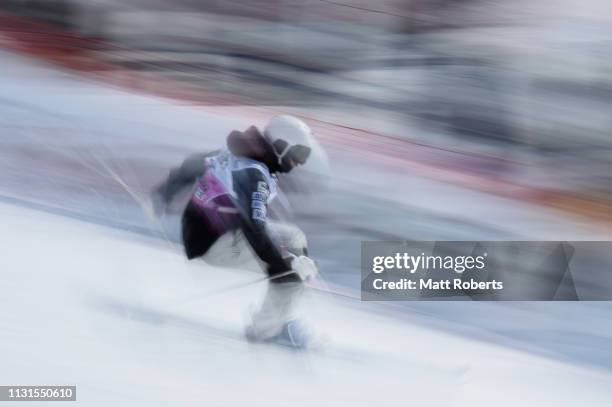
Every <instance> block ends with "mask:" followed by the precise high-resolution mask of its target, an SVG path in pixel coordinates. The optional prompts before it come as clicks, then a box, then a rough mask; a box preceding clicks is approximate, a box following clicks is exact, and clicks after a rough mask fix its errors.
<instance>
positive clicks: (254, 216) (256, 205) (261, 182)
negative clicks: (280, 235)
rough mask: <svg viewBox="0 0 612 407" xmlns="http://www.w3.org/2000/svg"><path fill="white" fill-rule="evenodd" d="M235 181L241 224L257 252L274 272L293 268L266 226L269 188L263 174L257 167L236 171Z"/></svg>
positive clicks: (289, 258) (289, 259)
mask: <svg viewBox="0 0 612 407" xmlns="http://www.w3.org/2000/svg"><path fill="white" fill-rule="evenodd" d="M234 182H235V184H234V190H235V191H236V193H237V195H238V200H237V201H238V202H237V205H238V206H239V211H240V214H241V217H240V218H241V226H242V230H243V232H244V234H245V236H246V238H247V240H248V241H249V244H250V245H251V247H252V248H253V250H254V251H255V253H256V254H257V256H258V257H259V258H260V259H261V260H263V261H264V262H266V263H268V265H269V266H270V269H271V270H273V271H274V274H276V273H282V272H285V271H288V270H290V269H291V266H290V261H291V260H292V258H291V257H288V258H286V259H285V258H283V256H282V252H281V250H280V248H279V247H278V246H277V244H275V243H274V241H273V240H272V238H271V237H270V235H269V233H268V230H267V228H266V221H267V200H268V196H269V194H270V188H269V185H268V183H267V182H266V179H265V177H264V175H263V174H262V173H261V171H260V170H258V169H255V168H246V169H244V170H240V171H236V172H235V173H234Z"/></svg>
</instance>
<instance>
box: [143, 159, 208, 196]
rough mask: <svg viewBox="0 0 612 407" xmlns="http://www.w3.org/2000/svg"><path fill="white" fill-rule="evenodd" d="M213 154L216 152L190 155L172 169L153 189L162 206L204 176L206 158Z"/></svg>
mask: <svg viewBox="0 0 612 407" xmlns="http://www.w3.org/2000/svg"><path fill="white" fill-rule="evenodd" d="M215 153H217V151H213V152H212V153H204V154H194V155H191V156H189V157H187V158H186V159H185V161H183V163H182V164H181V166H180V167H178V168H174V169H172V170H171V171H170V174H169V175H168V178H167V179H166V180H165V181H164V182H162V183H161V184H160V185H159V186H158V187H157V188H156V189H155V193H157V194H158V196H159V198H160V199H161V201H162V202H163V204H164V205H168V204H169V203H170V201H172V199H173V198H174V197H175V196H176V195H177V194H178V193H179V192H180V191H181V190H182V189H183V188H186V187H190V186H192V185H193V183H194V182H195V181H196V180H197V179H198V177H200V176H202V174H204V169H205V166H204V160H205V159H206V157H208V156H210V155H213V154H215Z"/></svg>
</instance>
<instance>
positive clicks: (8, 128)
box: [0, 0, 612, 374]
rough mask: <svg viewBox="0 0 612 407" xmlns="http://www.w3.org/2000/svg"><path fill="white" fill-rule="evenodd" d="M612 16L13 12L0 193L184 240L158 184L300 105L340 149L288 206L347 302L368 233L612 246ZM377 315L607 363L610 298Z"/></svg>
mask: <svg viewBox="0 0 612 407" xmlns="http://www.w3.org/2000/svg"><path fill="white" fill-rule="evenodd" d="M611 23H612V4H610V3H609V2H607V1H604V0H584V1H570V0H539V1H527V0H517V1H512V2H505V1H501V0H380V1H377V2H372V1H365V0H337V1H336V0H333V1H332V0H300V1H297V0H235V1H234V0H225V1H218V0H211V1H198V0H175V1H162V0H121V1H119V0H97V1H85V0H57V1H55V0H49V1H43V0H4V1H2V2H0V73H1V74H2V79H0V80H1V81H2V82H1V83H0V137H1V140H0V143H1V144H2V148H1V149H0V158H1V164H0V166H1V167H2V172H1V174H0V201H2V202H4V203H9V204H17V205H19V206H25V207H29V208H33V209H37V210H42V211H44V212H51V213H55V214H59V215H62V216H65V217H69V218H73V219H78V220H84V221H87V222H89V223H94V224H102V225H105V226H111V227H112V228H114V229H120V230H123V231H128V232H130V233H136V234H137V235H138V236H147V237H149V238H154V239H158V240H160V239H161V240H163V241H167V242H171V243H172V244H175V243H178V242H179V238H178V236H179V235H178V227H179V216H180V212H181V209H182V205H183V204H184V202H185V201H184V199H183V200H182V201H181V202H177V203H176V204H175V206H174V207H173V208H172V210H171V211H170V212H169V213H168V214H167V216H166V217H165V218H163V219H162V221H161V224H159V225H156V224H152V223H151V222H150V221H149V220H148V219H147V218H146V216H145V215H144V213H143V207H144V206H145V205H146V202H147V199H148V193H149V191H150V189H151V188H152V187H153V186H154V185H156V184H157V183H158V182H160V181H161V180H162V179H163V178H164V177H165V176H166V175H167V173H168V170H170V169H171V168H172V167H175V166H177V165H179V164H180V162H181V161H182V160H183V159H184V158H185V157H186V156H187V155H189V154H192V153H194V152H201V151H206V150H213V149H216V148H218V147H219V146H221V145H223V143H224V140H225V137H226V135H227V134H228V133H229V131H231V130H232V129H240V130H243V129H246V128H247V127H248V126H249V125H251V124H256V125H257V126H259V127H260V128H261V127H262V126H263V125H264V124H265V122H266V121H267V120H268V118H269V117H271V116H273V115H275V114H278V113H290V114H294V115H297V116H299V117H301V118H302V119H304V120H305V121H306V122H307V123H308V124H309V125H311V127H312V128H313V129H314V130H315V133H316V135H317V137H318V139H319V141H320V142H321V144H322V146H323V147H324V149H325V151H326V152H327V157H326V158H325V159H321V161H319V162H315V163H313V164H312V165H310V167H309V166H306V167H305V168H304V169H303V171H301V172H300V173H299V174H298V173H296V174H295V177H293V179H292V180H281V183H283V184H284V186H285V190H286V191H287V194H286V198H287V200H288V202H290V203H292V205H291V207H292V210H291V211H290V213H286V212H287V208H278V209H277V212H278V213H282V216H283V217H289V218H291V220H292V221H293V222H295V223H297V224H298V225H299V226H300V227H301V228H302V229H304V230H305V232H306V234H307V235H308V237H309V239H310V246H311V247H312V250H311V252H312V254H313V256H314V257H316V258H317V260H318V261H319V262H320V264H321V266H322V270H323V272H322V274H323V275H324V277H325V279H326V283H327V284H328V289H330V290H332V291H333V292H336V293H342V294H343V295H348V296H355V295H358V292H359V291H358V290H359V283H360V281H359V262H360V257H359V256H360V242H361V241H363V240H475V241H478V240H554V241H558V240H610V238H611V237H612V233H611V232H612V222H611V221H612V182H611V181H612V154H611V153H612V137H611V134H610V133H611V131H612V114H611V112H612V105H611V103H610V101H611V100H612V75H611V74H612V25H611ZM599 247H603V246H599ZM176 250H177V252H178V250H179V249H178V248H177V249H176ZM610 256H611V254H610V253H608V252H606V251H605V250H599V251H597V253H590V254H589V257H588V259H587V260H584V262H583V263H582V265H583V267H584V268H586V269H589V268H592V269H596V270H597V271H598V273H597V274H598V275H599V277H598V278H601V274H605V272H606V271H607V267H608V266H607V265H609V264H610V263H609V261H610ZM574 277H575V278H576V276H574ZM607 283H608V282H606V284H607ZM589 284H591V285H597V281H589ZM141 294H142V293H141ZM578 294H579V295H580V294H581V293H578ZM368 306H370V305H369V304H368ZM371 307H378V305H371ZM380 307H387V308H384V309H385V311H384V312H389V313H390V312H397V313H398V314H399V315H400V317H399V318H400V319H402V321H405V318H408V319H409V321H408V322H409V323H414V324H418V325H420V326H427V327H429V328H432V327H433V328H435V329H441V330H444V332H451V333H452V334H453V335H460V336H464V337H470V338H478V339H479V340H483V341H487V342H489V343H495V344H498V345H499V344H501V345H504V346H507V347H510V348H513V349H521V350H526V351H528V352H532V353H534V354H538V355H545V356H546V357H552V358H554V359H556V360H564V361H566V360H570V361H571V362H572V363H575V364H577V365H580V366H583V365H588V366H596V367H597V369H604V370H605V371H606V372H607V373H606V374H609V369H610V368H611V367H612V357H611V356H610V353H609V352H608V350H609V348H610V346H612V331H611V330H610V328H609V318H610V317H611V315H612V308H610V307H609V305H608V304H607V303H580V304H576V305H572V306H571V307H570V306H569V304H560V303H488V304H482V305H480V304H479V306H478V307H476V306H475V304H472V305H470V304H460V305H458V304H456V303H447V304H445V303H435V302H428V303H416V302H415V303H402V304H399V305H398V304H384V305H380ZM390 310H393V311H390ZM407 311H409V312H407ZM491 314H494V315H497V316H498V318H497V319H495V320H493V319H491V318H489V316H490V315H491ZM407 315H412V316H410V317H407ZM433 328H432V329H433Z"/></svg>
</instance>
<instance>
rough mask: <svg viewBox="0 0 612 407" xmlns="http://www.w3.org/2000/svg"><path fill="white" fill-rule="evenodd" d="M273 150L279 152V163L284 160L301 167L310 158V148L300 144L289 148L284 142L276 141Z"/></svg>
mask: <svg viewBox="0 0 612 407" xmlns="http://www.w3.org/2000/svg"><path fill="white" fill-rule="evenodd" d="M274 148H275V149H276V151H281V153H279V154H278V155H277V156H278V161H279V163H280V162H281V161H282V160H283V159H285V160H293V162H295V163H296V164H300V165H303V164H305V163H306V160H307V159H308V157H309V156H310V152H311V148H310V147H308V146H304V145H302V144H296V145H294V146H289V143H287V142H286V141H285V140H276V141H275V142H274Z"/></svg>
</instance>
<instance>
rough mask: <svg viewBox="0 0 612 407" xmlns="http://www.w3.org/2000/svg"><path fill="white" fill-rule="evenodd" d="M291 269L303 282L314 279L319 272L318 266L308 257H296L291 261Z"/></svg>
mask: <svg viewBox="0 0 612 407" xmlns="http://www.w3.org/2000/svg"><path fill="white" fill-rule="evenodd" d="M291 269H292V270H293V271H295V272H296V273H297V275H298V276H300V278H301V279H302V281H308V280H310V279H311V278H314V277H315V276H316V275H317V273H318V272H319V269H318V267H317V264H316V263H315V262H314V261H313V260H312V259H311V258H310V257H306V256H297V257H294V258H293V260H291Z"/></svg>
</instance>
